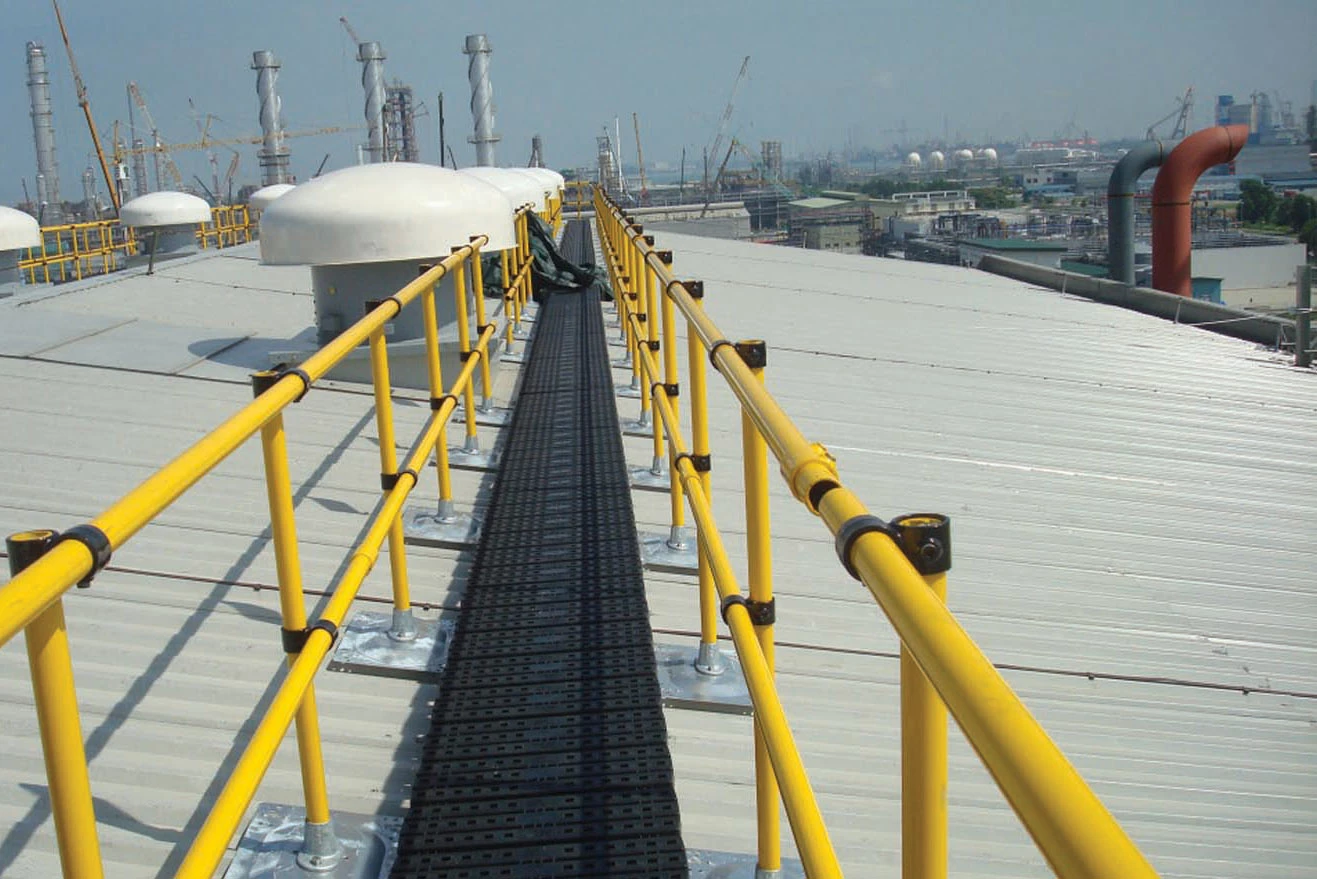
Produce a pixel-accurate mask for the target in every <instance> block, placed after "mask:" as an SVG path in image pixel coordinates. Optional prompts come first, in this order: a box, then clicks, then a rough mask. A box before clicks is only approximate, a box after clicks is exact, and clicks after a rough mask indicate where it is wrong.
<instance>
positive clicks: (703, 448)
mask: <svg viewBox="0 0 1317 879" xmlns="http://www.w3.org/2000/svg"><path fill="white" fill-rule="evenodd" d="M686 286H687V288H688V289H690V288H693V289H695V290H697V291H698V292H699V294H700V296H703V295H704V284H703V283H700V282H696V281H687V282H686ZM695 304H696V305H697V306H700V307H702V305H703V303H702V302H701V301H700V300H699V299H696V303H695ZM671 307H672V306H671V302H670V300H669V305H668V308H671ZM674 323H675V317H674ZM674 335H675V333H674ZM687 342H688V344H687V346H686V349H687V354H688V356H689V362H688V369H689V372H690V385H691V390H690V398H691V404H690V405H691V463H692V464H693V465H694V466H695V470H696V471H697V472H698V473H699V475H700V489H701V491H702V492H703V494H704V499H705V501H706V502H708V503H712V502H713V485H712V479H711V473H710V450H709V399H708V398H709V394H708V383H707V381H706V379H705V366H704V357H705V354H704V348H703V346H701V345H700V340H699V339H698V338H696V337H695V335H694V334H691V335H690V337H689V339H688V340H687ZM673 347H674V348H675V347H676V345H675V339H674V344H673ZM673 357H674V359H675V357H676V352H675V351H673ZM672 408H673V409H674V410H676V409H677V408H678V407H677V406H675V405H674V406H673V407H672ZM674 481H680V480H674ZM700 527H701V526H700V524H699V523H698V522H696V533H697V536H698V532H699V529H700ZM697 555H698V558H699V581H700V651H699V655H698V656H697V657H696V659H695V669H696V671H699V672H700V673H702V674H706V675H719V674H722V673H723V672H724V671H725V670H726V665H725V664H724V662H723V659H722V654H721V652H720V651H719V649H718V591H717V589H716V588H715V586H714V583H713V569H712V568H711V567H710V566H709V556H708V553H707V552H706V551H705V542H704V540H702V539H701V540H700V541H699V546H698V553H697Z"/></svg>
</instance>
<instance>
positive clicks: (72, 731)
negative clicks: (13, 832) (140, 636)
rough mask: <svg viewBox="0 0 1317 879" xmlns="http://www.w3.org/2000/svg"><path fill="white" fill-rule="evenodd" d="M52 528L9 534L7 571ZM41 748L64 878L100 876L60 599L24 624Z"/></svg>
mask: <svg viewBox="0 0 1317 879" xmlns="http://www.w3.org/2000/svg"><path fill="white" fill-rule="evenodd" d="M58 536H59V535H57V534H56V533H55V532H54V531H49V530H45V529H42V530H38V531H23V532H19V533H18V534H11V535H9V536H8V537H6V538H5V550H6V552H7V553H8V554H9V573H10V574H12V575H14V576H18V574H19V573H20V572H21V571H23V570H24V569H25V568H26V567H27V566H28V565H30V564H32V563H33V562H35V561H36V560H37V559H39V558H41V556H43V555H45V553H46V550H48V549H49V548H50V547H51V546H53V545H54V542H55V540H56V539H57V538H58ZM23 634H24V637H25V640H26V641H27V663H28V670H29V672H30V673H31V675H32V696H33V700H34V701H35V703H36V710H37V726H38V727H39V729H40V731H41V753H42V755H43V756H44V762H45V764H46V784H47V785H48V790H49V795H50V813H51V815H52V816H53V817H54V819H55V838H56V841H57V843H58V845H59V862H60V867H61V869H62V871H63V874H64V877H65V879H100V877H101V876H102V875H104V874H103V873H102V869H101V844H100V840H99V839H98V838H97V836H96V813H95V809H94V808H93V806H92V798H91V779H90V778H89V777H88V775H87V754H86V751H85V750H84V749H83V746H82V724H81V721H80V720H79V718H78V696H77V693H76V692H75V690H74V686H73V659H72V657H71V656H70V655H69V633H68V629H67V628H65V625H64V602H63V601H62V600H57V601H55V602H54V603H53V604H51V605H50V607H48V608H46V609H45V610H44V611H42V612H41V614H40V615H39V616H38V617H37V618H36V619H34V620H32V622H30V623H28V625H27V627H26V628H25V629H24V632H23Z"/></svg>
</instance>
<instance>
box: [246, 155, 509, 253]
mask: <svg viewBox="0 0 1317 879" xmlns="http://www.w3.org/2000/svg"><path fill="white" fill-rule="evenodd" d="M512 217H513V209H512V205H511V204H509V202H508V199H507V198H505V197H504V196H503V195H502V194H501V193H500V192H499V191H498V190H497V189H496V188H495V187H492V186H490V185H489V184H487V183H484V182H482V181H480V180H478V179H476V178H474V177H472V176H470V175H467V174H463V173H459V172H457V171H451V170H449V169H447V168H440V167H439V166H437V165H421V164H414V163H411V162H381V163H378V164H373V165H358V166H356V167H352V168H343V169H341V170H338V171H331V172H330V173H328V174H326V175H324V176H323V177H317V178H315V179H314V180H308V181H307V182H306V183H303V184H301V185H300V186H298V187H296V188H295V189H293V191H292V192H289V193H286V194H285V195H282V196H280V197H279V199H278V200H276V201H275V202H274V203H273V204H271V205H270V206H269V207H268V208H266V209H265V211H264V212H263V213H262V214H261V260H262V262H264V263H266V264H267V265H313V266H330V265H352V264H361V263H377V262H390V261H395V260H418V259H431V258H433V257H436V256H439V257H443V256H447V255H448V253H449V252H450V251H451V250H452V248H454V247H459V246H461V245H463V244H466V243H467V242H468V241H470V240H471V237H472V236H473V235H488V236H489V243H488V244H486V245H485V247H484V249H485V250H487V251H492V250H506V249H508V248H511V247H515V246H516V243H517V236H516V229H515V228H514V227H513V223H512Z"/></svg>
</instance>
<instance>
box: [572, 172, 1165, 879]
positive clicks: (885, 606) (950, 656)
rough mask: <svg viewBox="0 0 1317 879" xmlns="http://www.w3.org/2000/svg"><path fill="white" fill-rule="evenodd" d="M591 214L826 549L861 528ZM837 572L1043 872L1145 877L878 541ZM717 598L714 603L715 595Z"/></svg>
mask: <svg viewBox="0 0 1317 879" xmlns="http://www.w3.org/2000/svg"><path fill="white" fill-rule="evenodd" d="M595 209H596V215H597V216H599V217H601V218H602V217H605V216H606V217H607V220H606V222H607V223H608V224H611V228H608V229H605V234H604V235H601V238H602V239H603V240H605V241H606V242H610V246H611V240H613V239H616V240H619V241H622V242H624V244H625V246H629V247H631V248H633V249H634V250H635V251H636V253H637V254H638V255H639V256H640V258H641V259H642V260H643V261H644V262H645V263H646V264H648V265H649V266H650V268H651V269H652V270H653V271H654V272H655V273H656V274H657V276H658V278H659V280H660V282H661V283H662V285H663V291H664V294H665V295H666V296H667V297H668V298H670V299H671V301H672V302H673V303H675V305H676V307H677V308H678V309H679V310H680V311H681V312H682V315H683V317H685V319H686V322H687V327H688V329H689V332H690V335H691V336H692V337H693V338H697V339H698V340H699V342H700V344H701V345H702V346H703V348H704V350H705V351H707V352H708V353H709V357H710V359H711V360H712V361H713V363H714V365H715V366H716V367H717V368H718V371H719V372H720V373H722V376H723V378H724V380H725V381H726V382H727V384H728V386H729V387H730V388H731V390H732V392H733V394H735V396H736V398H737V399H738V401H739V402H740V404H741V407H742V411H743V412H744V414H745V417H747V418H748V419H750V420H751V421H753V423H754V425H755V426H756V428H757V429H758V431H759V432H760V434H761V435H762V436H763V437H764V440H765V442H766V443H767V444H768V447H769V449H770V450H771V451H772V453H773V455H774V457H776V458H777V459H778V463H779V465H780V467H781V471H782V476H783V479H784V480H785V481H786V483H787V485H788V486H789V487H790V489H791V492H792V494H793V495H794V496H795V497H796V498H797V499H798V500H800V501H801V502H802V503H804V504H805V505H806V507H807V508H808V509H809V510H810V511H811V512H814V513H816V514H817V515H819V516H820V517H821V518H822V519H823V521H824V523H825V524H826V525H827V526H828V529H829V530H830V531H831V532H832V534H833V536H834V537H836V536H837V535H838V534H840V533H842V531H843V529H845V528H846V527H847V526H848V524H853V523H857V522H863V521H865V520H864V519H862V518H861V517H868V516H869V513H868V511H867V510H866V508H865V507H864V505H863V504H862V503H861V502H860V501H859V500H858V498H856V497H855V496H854V495H853V494H852V493H851V492H850V491H849V490H847V489H846V488H844V487H843V486H842V484H841V479H840V477H839V475H838V472H837V468H836V463H835V461H834V460H833V458H832V456H831V455H829V454H828V452H827V450H826V449H825V448H824V447H823V446H821V445H818V444H816V443H811V442H809V441H808V440H807V439H806V438H805V436H804V435H803V434H801V433H800V431H799V430H798V429H797V428H796V426H795V425H794V424H793V423H792V421H791V419H790V418H789V417H788V416H787V415H786V413H785V412H784V411H783V410H782V408H781V407H780V406H779V405H778V404H777V402H776V401H775V400H774V399H773V398H772V396H771V395H770V394H769V393H768V392H767V390H765V388H764V386H763V385H762V384H761V383H760V382H759V381H758V379H757V378H756V376H755V375H754V373H753V371H752V370H751V369H750V368H749V367H747V366H746V365H745V363H744V362H742V360H741V358H740V357H739V356H737V355H736V354H735V352H734V350H733V347H732V344H731V343H730V342H728V341H727V339H726V338H725V337H724V336H723V333H722V332H721V330H719V328H718V327H717V325H716V324H715V323H714V322H713V321H712V320H711V319H710V318H709V317H708V315H707V314H706V313H705V312H704V311H703V309H702V308H700V307H699V305H698V302H697V300H696V299H695V298H694V297H693V296H692V295H691V292H690V290H688V289H687V287H686V285H685V284H683V283H682V282H680V281H678V280H676V279H674V278H673V277H672V275H671V273H670V272H668V270H667V268H666V266H665V265H664V264H663V261H662V260H660V259H659V257H658V254H657V252H656V251H654V250H653V249H652V248H647V247H642V246H641V244H640V243H639V241H638V235H637V233H636V232H635V231H634V230H633V228H632V227H631V226H630V224H629V223H626V222H624V218H623V215H622V212H621V211H620V210H619V209H618V207H617V206H616V205H615V204H613V203H612V202H610V201H609V200H608V199H607V197H606V196H605V195H604V194H603V193H601V192H599V191H598V190H596V198H595ZM601 222H605V221H604V220H601ZM656 401H657V397H656ZM682 473H683V479H682V481H683V482H687V483H689V482H690V480H688V479H686V468H684V467H683V469H682ZM687 491H688V493H689V492H690V487H689V485H688V486H687ZM698 517H699V514H698V513H697V518H698ZM870 518H872V517H870ZM874 521H875V522H876V521H877V520H874ZM701 540H702V541H703V537H701ZM843 562H844V563H846V564H847V565H848V566H852V567H853V568H854V569H855V571H856V573H857V575H858V577H859V578H860V579H861V580H862V582H864V584H865V586H866V587H867V588H868V589H869V591H870V592H871V593H872V594H873V596H874V598H875V600H876V601H877V602H878V604H879V606H880V607H881V608H882V610H883V612H884V613H885V614H886V615H887V617H888V619H889V620H890V621H891V623H892V626H893V628H894V629H895V630H896V632H897V634H898V635H899V636H900V638H901V642H902V645H903V646H904V647H905V648H906V649H908V651H909V653H910V655H911V657H912V658H913V660H914V661H915V662H916V663H917V664H918V667H919V669H920V670H921V671H922V672H923V674H924V675H925V676H926V677H927V679H928V681H929V682H931V684H932V686H933V687H934V689H935V690H936V691H937V694H938V696H939V697H940V698H941V700H942V702H943V703H945V705H946V707H947V709H948V710H949V711H950V713H951V715H952V716H953V717H954V718H955V719H956V722H957V723H958V724H959V725H960V728H961V729H962V731H964V733H965V736H966V738H967V739H968V740H969V741H970V743H971V745H972V746H973V747H974V749H975V751H976V752H977V753H978V754H979V756H980V758H981V759H982V760H983V763H984V765H985V766H986V767H987V768H988V771H989V772H990V773H991V774H992V776H993V778H994V780H996V782H997V785H998V787H999V788H1000V789H1001V791H1002V793H1003V794H1004V795H1005V797H1006V800H1007V801H1008V802H1009V803H1010V805H1011V807H1012V808H1013V809H1014V810H1015V812H1016V814H1017V815H1018V816H1019V818H1020V820H1021V822H1022V823H1023V824H1024V826H1025V828H1026V829H1027V830H1028V832H1029V834H1030V835H1031V836H1032V837H1033V839H1034V842H1035V844H1036V845H1037V846H1038V848H1039V850H1040V851H1041V852H1042V853H1043V856H1044V857H1045V858H1046V859H1047V861H1048V863H1049V864H1050V865H1051V867H1052V869H1053V870H1054V871H1055V872H1056V873H1057V874H1058V875H1059V876H1061V877H1063V879H1070V877H1109V876H1121V877H1152V876H1155V875H1156V873H1155V871H1154V870H1153V869H1152V867H1151V865H1150V864H1148V862H1147V860H1146V859H1145V858H1144V857H1143V855H1142V853H1141V852H1140V851H1139V850H1138V848H1137V847H1136V846H1135V845H1134V843H1133V842H1132V841H1131V840H1130V839H1129V837H1128V836H1127V835H1126V834H1125V832H1124V830H1123V829H1122V828H1121V827H1120V825H1119V824H1118V823H1117V822H1116V820H1115V819H1114V818H1113V817H1112V816H1111V813H1110V812H1108V811H1107V809H1106V807H1105V806H1104V805H1103V804H1102V802H1101V801H1100V800H1099V799H1098V797H1097V795H1096V794H1094V793H1093V791H1092V790H1091V789H1090V788H1089V787H1088V785H1087V783H1086V782H1085V781H1084V780H1083V778H1082V777H1081V776H1080V775H1079V773H1078V772H1077V771H1076V770H1075V768H1074V767H1073V766H1072V765H1071V764H1070V762H1069V761H1068V760H1067V759H1066V757H1065V755H1064V754H1063V753H1062V752H1061V750H1060V748H1058V747H1057V745H1056V743H1055V742H1053V741H1052V740H1051V738H1050V737H1049V736H1048V735H1047V733H1046V731H1044V730H1043V728H1042V726H1041V725H1040V724H1039V723H1038V722H1037V720H1035V719H1034V717H1033V716H1032V715H1031V714H1030V713H1029V711H1028V709H1027V708H1026V707H1025V706H1024V704H1023V703H1022V702H1021V701H1020V699H1019V697H1018V696H1017V695H1016V694H1015V692H1014V691H1013V690H1012V689H1011V687H1010V685H1009V684H1007V683H1006V681H1005V679H1004V678H1002V676H1001V674H1000V673H999V672H998V671H997V669H996V668H995V667H994V666H993V665H992V663H991V662H990V661H989V660H988V658H987V657H986V656H984V654H983V653H982V651H980V650H979V648H978V646H977V645H976V644H975V643H974V642H973V640H972V639H971V638H970V636H969V634H968V633H967V632H966V631H965V630H964V629H963V628H962V627H961V626H960V624H959V622H958V621H957V620H956V618H955V616H954V615H953V614H952V613H951V612H950V611H949V610H948V609H947V607H946V605H945V604H943V602H942V600H941V599H940V598H939V596H938V595H937V594H936V592H935V591H934V590H933V589H930V588H929V584H928V583H926V582H925V580H924V579H923V578H921V577H920V575H919V573H918V572H917V571H916V570H915V569H914V567H913V566H912V564H911V562H910V560H909V559H908V558H907V556H906V555H905V554H904V553H903V552H902V550H901V549H900V548H899V547H898V546H897V545H896V543H895V542H894V541H893V540H892V539H891V538H890V537H889V536H888V534H886V533H883V532H882V531H880V530H869V531H867V532H863V533H861V534H860V535H859V536H858V537H855V538H854V539H852V540H851V541H849V547H848V554H847V555H846V557H844V558H843ZM719 588H720V591H722V586H721V584H720V586H719ZM779 777H780V776H779ZM784 788H785V785H784Z"/></svg>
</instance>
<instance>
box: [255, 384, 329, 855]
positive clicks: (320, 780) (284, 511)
mask: <svg viewBox="0 0 1317 879" xmlns="http://www.w3.org/2000/svg"><path fill="white" fill-rule="evenodd" d="M282 377H283V376H282V375H281V374H280V373H278V372H275V371H273V370H266V371H263V372H257V373H254V374H253V375H252V391H253V392H254V394H255V395H256V396H258V397H259V396H260V395H261V394H262V393H263V392H265V391H266V390H268V389H269V388H270V387H272V386H273V385H274V383H275V382H277V381H279V379H281V378H282ZM261 456H262V458H263V460H264V464H265V494H266V498H267V500H268V502H269V506H270V537H271V542H272V543H273V545H274V563H275V570H276V572H277V574H278V580H279V611H280V626H281V632H282V634H283V639H284V643H283V646H284V652H285V653H286V654H287V656H288V664H289V665H290V666H291V665H292V664H293V663H294V662H296V661H297V656H298V653H300V652H301V642H302V641H303V640H304V639H305V637H306V631H307V629H306V603H305V599H304V597H303V592H302V565H301V560H300V559H299V557H298V549H297V525H296V521H295V518H294V512H293V492H292V481H291V477H290V475H289V472H288V446H287V440H286V435H285V432H284V419H283V413H282V412H279V413H276V414H275V416H274V417H273V418H271V419H270V420H269V421H267V422H266V423H265V424H264V425H262V426H261ZM294 720H295V722H296V728H297V757H298V762H299V764H300V766H301V770H302V797H303V799H304V801H305V804H306V822H305V825H304V827H303V836H302V850H301V851H300V852H299V853H298V862H299V863H302V864H305V865H308V866H310V865H317V866H320V867H322V868H324V867H330V866H333V865H334V864H336V863H337V862H338V861H339V859H340V858H341V857H342V854H343V850H342V847H341V846H340V845H339V843H338V838H337V837H336V836H335V835H334V828H333V824H332V823H331V819H330V814H329V793H328V790H327V789H326V785H325V761H324V753H323V750H322V748H321V744H320V715H319V712H318V711H317V709H316V694H315V685H314V684H311V685H308V686H307V690H306V695H305V696H304V697H303V699H302V701H301V703H300V704H299V705H298V706H297V714H296V715H295V717H294Z"/></svg>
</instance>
